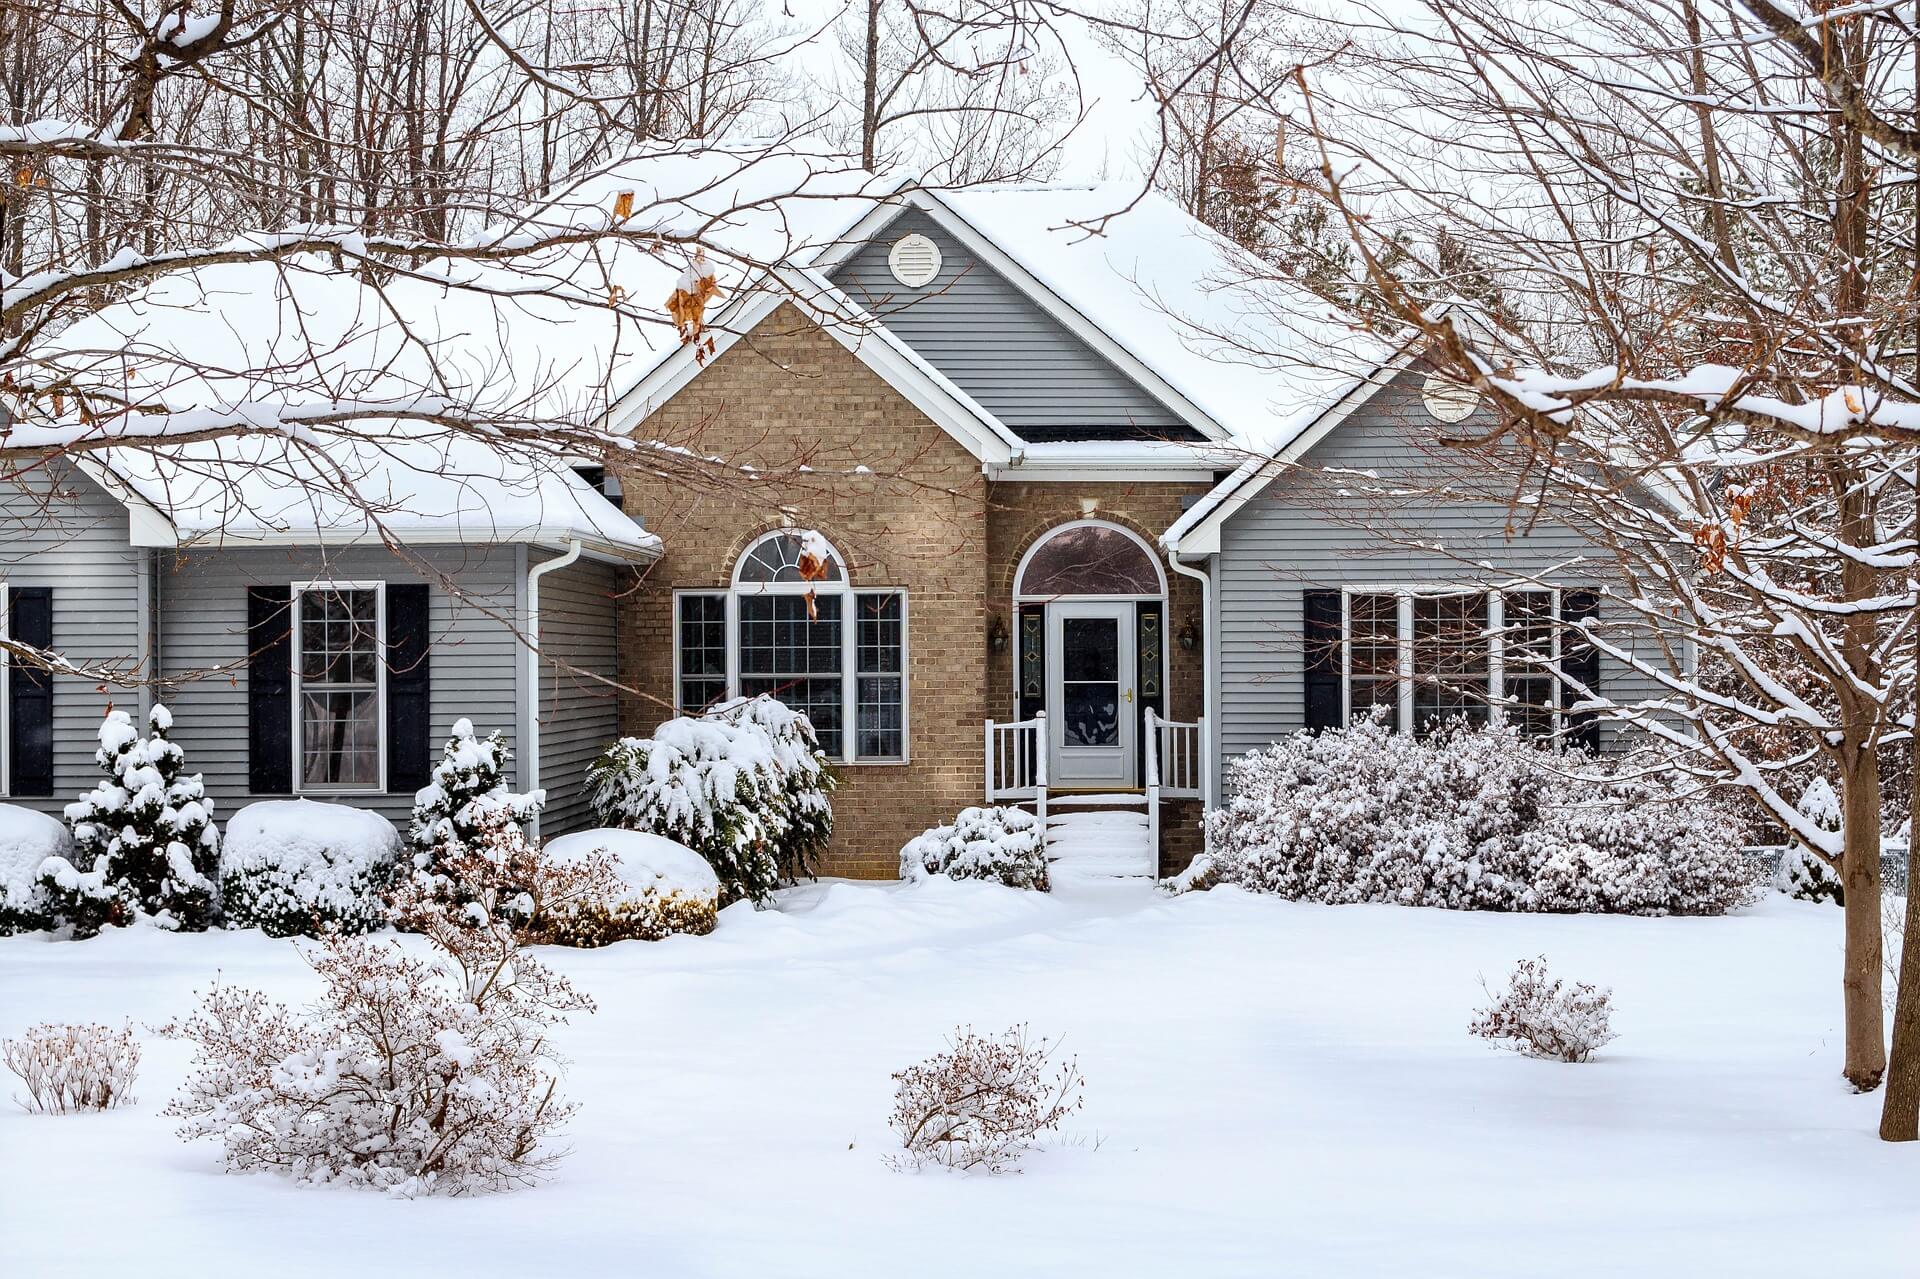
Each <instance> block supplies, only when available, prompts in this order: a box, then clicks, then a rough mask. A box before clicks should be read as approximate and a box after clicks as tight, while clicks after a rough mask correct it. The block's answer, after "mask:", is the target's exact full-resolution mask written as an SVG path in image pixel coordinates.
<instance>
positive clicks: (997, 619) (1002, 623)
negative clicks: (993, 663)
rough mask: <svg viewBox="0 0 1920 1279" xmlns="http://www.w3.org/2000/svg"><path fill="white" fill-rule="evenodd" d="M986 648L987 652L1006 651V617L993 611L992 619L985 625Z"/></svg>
mask: <svg viewBox="0 0 1920 1279" xmlns="http://www.w3.org/2000/svg"><path fill="white" fill-rule="evenodd" d="M987 649H988V651H989V652H994V653H1004V652H1006V651H1007V619H1006V618H1004V617H1002V616H1000V614H998V613H995V614H994V615H993V621H992V623H991V624H989V625H988V627H987Z"/></svg>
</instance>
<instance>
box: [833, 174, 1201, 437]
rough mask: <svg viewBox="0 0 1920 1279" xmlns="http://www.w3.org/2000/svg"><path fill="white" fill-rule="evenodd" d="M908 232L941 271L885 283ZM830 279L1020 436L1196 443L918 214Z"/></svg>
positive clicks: (1129, 382) (1175, 419) (1176, 419)
mask: <svg viewBox="0 0 1920 1279" xmlns="http://www.w3.org/2000/svg"><path fill="white" fill-rule="evenodd" d="M916 232H917V233H918V234H920V235H924V236H926V237H927V238H928V239H930V240H932V241H933V242H934V243H935V244H936V245H938V246H939V248H940V274H939V275H938V276H936V277H935V278H934V280H933V282H932V283H930V284H928V285H926V286H925V287H924V288H919V289H910V288H907V287H906V286H905V285H903V284H901V283H900V282H899V281H898V280H896V279H894V278H893V271H892V269H891V268H890V267H888V265H887V253H888V252H889V250H891V249H892V247H893V244H894V242H895V241H896V240H898V239H900V237H902V236H904V235H909V234H913V233H916ZM833 281H834V283H835V284H837V285H839V286H840V287H841V288H842V289H843V290H845V291H846V293H847V294H848V296H849V297H851V298H852V299H853V300H854V301H856V302H858V303H859V304H860V305H862V306H864V307H866V308H867V309H868V310H870V311H872V312H873V313H874V314H876V315H878V316H880V317H881V318H883V319H884V320H885V321H886V325H887V327H888V328H889V329H891V330H892V331H893V332H894V333H895V334H896V335H897V336H899V337H900V339H901V340H902V341H904V342H905V343H906V344H907V345H908V346H910V347H912V348H913V349H914V351H916V352H917V353H918V354H919V355H920V357H921V358H922V359H924V360H926V361H927V362H928V363H929V364H931V365H933V366H934V367H935V368H937V369H939V370H940V372H942V373H944V374H945V375H946V376H947V377H948V378H950V379H952V381H953V383H954V384H955V385H956V386H958V387H959V388H960V389H961V390H963V391H965V392H966V393H967V394H968V395H971V396H972V397H973V398H974V399H976V400H978V401H979V402H980V403H981V404H982V405H983V406H985V407H986V409H987V410H988V411H989V412H991V413H992V414H993V415H994V416H996V417H998V418H999V419H1000V420H1001V421H1002V422H1004V423H1005V424H1006V425H1007V426H1009V427H1011V428H1012V429H1013V430H1015V431H1017V432H1019V434H1020V435H1022V436H1023V437H1025V438H1026V439H1029V440H1033V441H1036V442H1039V441H1046V440H1089V439H1142V438H1151V439H1168V438H1171V439H1183V440H1192V439H1199V438H1201V437H1200V435H1199V433H1198V432H1196V431H1195V430H1193V428H1192V427H1190V426H1188V425H1187V424H1186V423H1185V422H1184V421H1183V420H1182V419H1181V418H1180V416H1179V415H1178V414H1176V413H1175V412H1173V411H1172V410H1171V409H1169V408H1168V407H1167V406H1166V405H1164V404H1162V403H1161V402H1160V401H1159V400H1157V399H1155V398H1154V397H1153V396H1152V395H1151V394H1149V393H1148V392H1147V390H1146V389H1145V388H1144V387H1142V386H1141V385H1140V384H1139V383H1137V382H1135V381H1134V380H1133V379H1132V378H1130V377H1128V376H1127V375H1126V374H1125V373H1123V372H1121V371H1120V369H1119V368H1117V367H1116V366H1115V365H1113V364H1112V363H1111V362H1110V361H1108V360H1107V359H1106V358H1105V357H1104V356H1102V355H1100V354H1099V353H1098V352H1096V351H1095V350H1094V349H1093V348H1092V347H1090V346H1088V345H1087V344H1086V343H1085V342H1084V341H1082V340H1081V339H1080V338H1078V337H1076V336H1075V335H1074V334H1073V333H1072V332H1070V331H1069V330H1067V329H1066V328H1063V327H1062V326H1061V325H1060V324H1059V323H1058V322H1056V321H1055V320H1054V319H1053V317H1052V316H1050V315H1049V314H1047V312H1046V311H1044V310H1042V309H1041V307H1040V306H1039V305H1038V304H1037V303H1035V302H1034V301H1033V300H1032V299H1031V298H1030V297H1028V296H1027V295H1026V294H1025V293H1024V292H1022V291H1021V290H1020V288H1019V287H1018V286H1016V285H1015V284H1014V283H1013V282H1012V281H1010V280H1008V279H1007V278H1006V277H1005V276H1003V275H1001V274H1000V273H998V272H997V271H995V270H994V269H993V268H992V267H990V266H988V265H987V264H986V263H984V262H981V261H979V260H978V259H976V258H975V257H974V256H973V255H972V254H970V253H969V252H967V250H966V249H965V248H964V247H962V245H961V244H960V242H959V241H957V240H955V239H954V238H953V237H952V236H951V235H948V234H947V233H946V231H944V230H943V229H941V227H940V226H939V224H938V223H936V222H935V221H934V220H933V219H932V218H930V217H928V216H927V215H926V214H925V213H922V212H921V211H920V210H918V209H909V210H907V211H906V212H905V213H902V214H901V215H900V216H899V217H897V218H895V219H894V220H893V222H892V223H890V224H889V225H888V226H887V227H886V228H885V229H884V230H883V231H881V232H880V234H879V235H877V236H875V237H874V239H873V240H872V241H871V242H869V243H868V244H866V245H863V246H862V247H861V248H860V249H859V251H857V252H856V253H855V254H853V256H852V257H850V258H849V259H848V260H847V261H846V262H845V263H843V264H841V266H839V267H838V268H837V269H836V270H835V272H834V275H833ZM1093 318H1094V319H1095V320H1096V322H1097V319H1098V317H1093ZM1174 340H1176V339H1175V338H1174V336H1173V335H1172V334H1169V335H1168V341H1174Z"/></svg>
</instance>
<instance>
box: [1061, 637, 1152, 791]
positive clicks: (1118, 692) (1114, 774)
mask: <svg viewBox="0 0 1920 1279" xmlns="http://www.w3.org/2000/svg"><path fill="white" fill-rule="evenodd" d="M1133 659H1134V642H1133V605H1132V604H1108V603H1093V602H1087V603H1076V602H1073V601H1068V600H1061V601H1056V602H1055V603H1052V604H1049V605H1048V606H1047V737H1048V744H1049V747H1050V750H1051V754H1050V755H1049V757H1048V760H1047V784H1048V785H1049V786H1060V787H1088V786H1094V787H1097V786H1124V787H1131V786H1132V785H1133V784H1134V778H1135V776H1136V773H1135V768H1134V740H1135V737H1136V735H1137V734H1136V733H1135V726H1136V724H1137V719H1136V717H1135V711H1136V709H1137V708H1136V706H1135V704H1134V697H1135V695H1136V694H1135V692H1134V685H1133V665H1134V661H1133Z"/></svg>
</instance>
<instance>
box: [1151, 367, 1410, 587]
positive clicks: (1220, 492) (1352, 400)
mask: <svg viewBox="0 0 1920 1279" xmlns="http://www.w3.org/2000/svg"><path fill="white" fill-rule="evenodd" d="M1416 355H1417V352H1416V350H1415V348H1414V344H1413V343H1411V342H1410V343H1407V344H1406V345H1404V346H1402V347H1401V349H1400V350H1399V351H1398V352H1397V353H1396V354H1395V355H1394V356H1393V358H1392V359H1390V360H1388V361H1387V362H1386V363H1385V364H1382V365H1380V366H1379V367H1378V368H1376V369H1374V370H1373V371H1372V372H1371V373H1369V374H1367V375H1366V377H1364V378H1362V379H1360V380H1359V381H1357V382H1355V383H1354V384H1353V385H1352V386H1351V387H1349V388H1348V389H1347V390H1346V392H1345V393H1344V394H1342V395H1341V396H1340V398H1339V399H1337V400H1335V401H1334V402H1333V403H1332V404H1330V405H1328V406H1327V408H1326V409H1325V411H1323V412H1322V413H1321V414H1320V416H1319V417H1317V418H1315V419H1314V420H1313V421H1312V422H1310V423H1309V424H1308V425H1307V426H1306V428H1305V429H1304V430H1302V431H1301V432H1300V433H1299V434H1297V435H1295V436H1294V437H1293V438H1292V439H1291V440H1289V441H1288V442H1287V444H1286V445H1285V446H1284V447H1283V448H1281V449H1280V451H1279V452H1277V453H1275V454H1274V455H1273V456H1271V457H1264V458H1254V459H1252V460H1251V461H1248V462H1247V463H1245V464H1244V465H1242V466H1241V467H1240V468H1239V469H1238V470H1236V471H1235V472H1234V473H1233V474H1232V475H1229V476H1228V477H1227V478H1226V479H1224V480H1222V481H1221V482H1220V483H1219V485H1218V486H1216V487H1215V488H1214V490H1213V491H1212V492H1211V493H1208V494H1207V495H1206V496H1205V497H1203V498H1201V499H1200V501H1199V502H1198V503H1197V504H1196V505H1195V506H1194V507H1193V509H1192V510H1190V511H1188V512H1187V513H1186V514H1184V515H1182V516H1181V517H1180V518H1179V519H1178V520H1176V521H1175V522H1174V524H1173V525H1172V526H1171V527H1170V528H1168V529H1167V531H1166V532H1165V533H1163V534H1161V536H1160V544H1161V545H1162V546H1164V547H1166V548H1167V549H1168V550H1169V551H1171V552H1173V553H1174V554H1175V555H1179V556H1189V557H1197V556H1203V555H1217V554H1219V551H1220V530H1221V529H1222V528H1223V527H1225V525H1226V523H1227V521H1228V520H1230V519H1232V518H1233V517H1234V516H1235V515H1236V514H1237V513H1238V512H1239V510H1240V508H1241V507H1243V506H1245V505H1246V504H1247V503H1248V502H1251V501H1253V499H1255V498H1256V497H1259V496H1260V494H1262V493H1264V492H1266V489H1267V486H1268V485H1270V484H1272V483H1273V482H1274V481H1275V480H1277V479H1279V478H1280V477H1281V476H1282V475H1284V474H1286V473H1287V472H1288V471H1291V470H1293V469H1294V468H1295V466H1297V465H1298V464H1299V461H1300V459H1301V458H1303V457H1305V456H1306V455H1307V453H1309V452H1310V451H1311V450H1312V449H1313V448H1314V446H1315V445H1317V444H1319V443H1320V441H1322V440H1324V439H1326V438H1327V436H1329V435H1331V434H1333V432H1334V430H1335V428H1337V427H1338V426H1339V425H1340V424H1341V423H1342V422H1345V421H1346V420H1347V419H1348V418H1349V417H1351V416H1353V414H1354V413H1355V411H1357V410H1358V409H1359V408H1360V407H1361V406H1362V405H1364V404H1366V403H1367V402H1368V401H1369V400H1371V399H1372V398H1373V397H1374V396H1376V395H1378V394H1379V393H1380V391H1381V389H1382V388H1384V387H1385V386H1386V385H1387V384H1388V383H1390V382H1392V381H1393V380H1394V379H1395V378H1396V377H1398V376H1400V374H1401V373H1403V372H1404V371H1406V369H1407V368H1408V367H1409V366H1411V365H1412V364H1413V362H1414V359H1415V357H1416Z"/></svg>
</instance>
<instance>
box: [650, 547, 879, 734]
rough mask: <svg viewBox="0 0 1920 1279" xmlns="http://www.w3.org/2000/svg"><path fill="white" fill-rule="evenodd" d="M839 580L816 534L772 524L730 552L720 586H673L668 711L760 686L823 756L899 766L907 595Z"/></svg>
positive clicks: (697, 707)
mask: <svg viewBox="0 0 1920 1279" xmlns="http://www.w3.org/2000/svg"><path fill="white" fill-rule="evenodd" d="M850 576H851V575H850V574H849V573H848V571H847V567H846V560H845V558H844V557H843V556H842V555H841V554H840V552H839V551H838V550H836V549H835V548H834V547H833V545H832V543H830V542H828V541H827V539H826V538H825V537H823V536H821V535H820V534H819V533H816V532H813V531H811V530H805V529H776V530H774V531H773V532H771V533H767V534H765V535H763V536H762V537H760V538H759V539H758V540H757V541H755V542H754V543H753V544H752V545H750V546H748V547H747V549H746V550H744V551H742V552H741V554H740V558H739V560H738V561H737V562H736V563H735V565H734V570H733V577H732V581H731V586H730V589H728V590H727V591H725V592H721V591H680V592H676V594H675V596H674V610H675V616H674V622H675V625H674V672H675V681H674V682H675V698H676V702H677V704H678V706H679V708H680V713H681V714H683V715H698V714H700V713H702V712H703V711H705V710H707V709H709V708H711V707H712V706H714V705H716V704H718V703H720V702H724V701H726V700H727V699H729V698H732V697H755V696H758V695H760V694H762V693H764V694H767V695H768V696H771V697H773V698H775V699H777V700H779V701H781V702H783V703H785V704H786V705H788V706H791V707H792V708H793V709H795V710H797V711H800V712H802V713H803V714H805V715H806V717H807V718H808V719H809V720H810V721H811V722H812V724H813V731H814V733H815V734H816V735H817V736H818V737H819V739H820V748H821V749H822V750H824V751H825V752H826V753H827V755H828V756H829V757H830V758H832V759H835V760H838V761H840V762H842V763H860V762H878V763H894V762H902V761H904V760H905V759H906V754H907V734H906V702H907V697H906V693H907V689H906V652H907V594H906V592H905V591H903V590H897V589H893V588H884V589H871V590H858V591H856V590H854V589H853V585H852V582H851V580H850ZM849 728H851V731H848V730H849Z"/></svg>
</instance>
